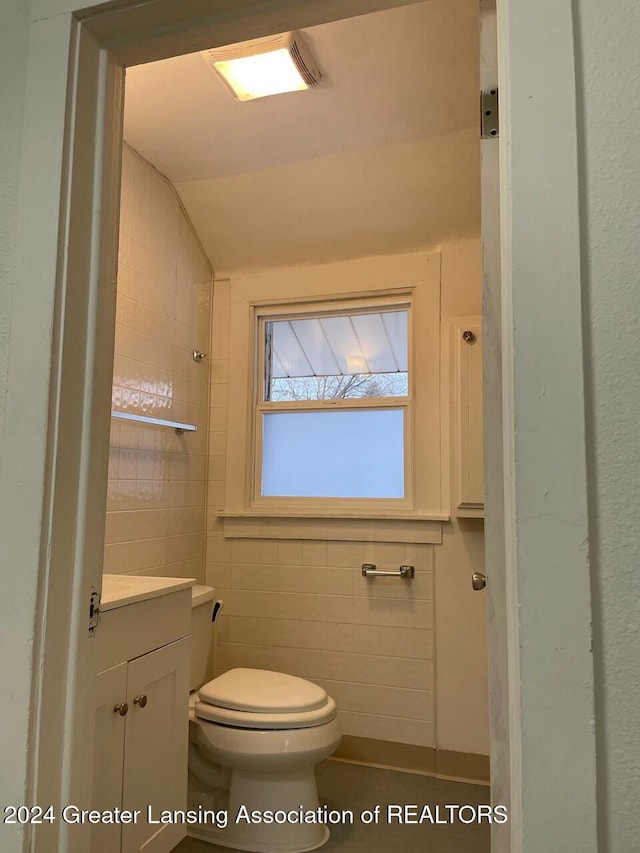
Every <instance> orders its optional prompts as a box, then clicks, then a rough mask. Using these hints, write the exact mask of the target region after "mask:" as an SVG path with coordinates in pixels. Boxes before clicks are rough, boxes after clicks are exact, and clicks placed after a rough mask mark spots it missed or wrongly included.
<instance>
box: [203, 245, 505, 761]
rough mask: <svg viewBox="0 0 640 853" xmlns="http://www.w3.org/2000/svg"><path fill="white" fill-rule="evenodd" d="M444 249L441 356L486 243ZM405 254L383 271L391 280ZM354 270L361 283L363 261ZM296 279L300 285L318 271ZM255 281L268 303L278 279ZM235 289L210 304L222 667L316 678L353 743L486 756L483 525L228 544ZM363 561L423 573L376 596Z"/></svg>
mask: <svg viewBox="0 0 640 853" xmlns="http://www.w3.org/2000/svg"><path fill="white" fill-rule="evenodd" d="M439 248H440V251H441V254H442V287H441V289H442V302H441V321H442V331H443V337H444V341H443V351H444V352H446V351H447V350H448V335H447V332H448V326H447V322H448V319H449V318H450V317H453V316H461V315H469V314H474V313H475V314H479V313H480V301H481V293H480V244H479V240H478V239H466V240H459V241H455V242H453V241H452V242H449V243H445V244H443V245H442V246H440V247H439ZM398 257H404V256H402V255H399V256H398V255H387V256H381V257H377V258H376V264H377V265H378V266H379V267H381V268H383V269H387V270H388V275H389V277H390V278H392V277H393V274H394V271H395V270H396V267H397V263H398V261H397V258H398ZM349 264H351V265H352V266H351V269H352V272H351V273H348V274H350V275H353V276H354V277H355V276H356V275H357V272H354V271H353V269H354V265H357V264H358V261H351V262H345V267H346V268H347V269H348V268H349V267H348V265H349ZM336 266H337V267H338V269H341V267H340V266H339V265H337V264H332V265H331V267H330V269H332V270H334V269H335V268H336ZM291 269H292V268H288V269H287V273H291ZM293 269H294V270H295V271H296V274H297V275H298V276H299V278H300V280H301V281H302V282H304V281H305V280H306V279H305V277H307V278H309V279H312V277H313V276H315V277H316V278H317V276H318V271H320V272H321V273H322V270H323V269H324V268H323V267H322V266H309V265H307V266H302V267H296V268H293ZM252 277H253V279H254V280H255V281H256V282H257V283H259V284H260V285H264V294H265V296H268V295H269V292H270V290H269V288H270V286H271V287H273V285H274V283H276V282H277V281H278V277H279V271H278V269H273V268H270V269H268V270H265V271H264V272H263V273H253V274H252ZM233 284H234V279H233V276H231V281H230V282H228V281H219V282H216V284H215V287H214V303H213V354H214V360H213V362H212V390H211V443H210V467H209V470H210V481H209V518H208V531H209V536H208V542H207V581H208V582H209V583H211V584H212V585H213V586H215V587H216V588H217V589H218V590H219V591H220V594H221V596H222V598H224V600H225V603H226V607H225V611H224V612H223V615H222V618H221V620H220V624H219V629H218V644H217V652H218V658H217V666H218V671H224V670H226V669H229V668H230V667H232V666H256V667H261V668H273V669H283V670H285V671H288V672H291V673H293V674H296V675H299V676H302V677H305V678H309V679H312V680H314V681H317V682H318V683H320V684H322V685H323V686H324V687H325V688H326V690H327V691H328V692H329V693H330V694H331V695H332V696H333V697H334V698H335V700H336V702H337V704H338V708H339V709H340V715H341V721H342V725H343V729H344V731H345V734H349V735H354V736H357V737H364V738H373V739H378V740H384V741H395V742H400V743H405V744H412V745H415V746H420V747H435V746H437V747H439V748H443V749H447V750H453V751H457V752H470V753H477V754H484V755H486V754H488V751H489V746H488V711H487V704H488V695H487V654H486V648H487V634H486V630H487V629H486V597H485V595H484V594H478V593H473V592H472V591H471V573H472V572H473V571H478V570H479V571H482V569H483V566H484V559H483V532H482V521H479V520H472V521H467V522H463V523H458V522H456V521H454V522H451V523H447V524H444V525H443V544H442V545H411V546H404V545H402V544H394V543H383V544H378V545H376V544H375V543H366V542H329V541H324V540H315V541H306V542H301V541H296V540H275V541H274V540H269V541H260V540H250V539H246V540H245V539H238V540H230V539H224V538H223V536H222V525H221V521H220V519H219V518H218V512H219V511H220V510H221V509H222V508H223V507H224V487H225V483H224V474H225V457H224V448H225V443H226V428H227V426H226V424H227V395H228V382H227V377H228V346H229V340H230V338H229V335H230V334H231V335H233V329H230V328H229V311H228V307H229V296H230V288H233ZM302 287H303V288H304V284H303V285H302ZM442 375H443V377H445V378H446V377H448V375H449V371H448V364H447V363H446V362H445V363H444V364H443V368H442ZM445 479H446V472H445ZM363 562H373V563H377V564H378V565H380V566H381V567H385V568H388V567H391V566H394V565H400V564H401V563H410V564H415V566H416V579H415V581H413V582H410V583H409V584H405V585H403V586H402V588H400V587H399V586H398V585H397V584H388V585H382V584H380V585H378V586H375V588H374V587H373V586H372V585H371V584H370V583H367V582H366V581H365V579H364V578H362V577H361V575H360V573H359V571H358V569H359V566H360V564H361V563H363ZM434 625H435V630H434Z"/></svg>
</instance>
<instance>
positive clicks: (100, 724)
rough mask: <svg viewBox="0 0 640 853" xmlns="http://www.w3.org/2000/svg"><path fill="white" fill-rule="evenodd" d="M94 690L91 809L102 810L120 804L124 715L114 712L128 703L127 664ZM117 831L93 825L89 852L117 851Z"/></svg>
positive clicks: (106, 673)
mask: <svg viewBox="0 0 640 853" xmlns="http://www.w3.org/2000/svg"><path fill="white" fill-rule="evenodd" d="M97 688H98V689H97V704H96V732H95V746H94V754H93V790H92V794H91V808H92V809H99V810H100V811H104V810H107V809H108V810H112V809H114V808H116V807H118V808H119V807H120V806H121V805H122V769H123V762H124V740H125V728H126V720H127V716H126V715H124V716H123V715H121V714H120V713H119V712H118V711H117V710H114V709H115V708H116V707H121V706H122V704H123V703H124V702H126V700H127V664H126V663H121V664H119V665H118V666H114V667H113V668H112V669H107V670H105V671H104V672H100V673H99V674H98V678H97ZM122 710H123V711H124V710H125V709H124V708H122ZM120 832H121V827H120V826H119V825H117V824H106V823H105V824H94V825H92V826H91V846H90V848H89V849H90V850H91V853H114V851H118V850H120Z"/></svg>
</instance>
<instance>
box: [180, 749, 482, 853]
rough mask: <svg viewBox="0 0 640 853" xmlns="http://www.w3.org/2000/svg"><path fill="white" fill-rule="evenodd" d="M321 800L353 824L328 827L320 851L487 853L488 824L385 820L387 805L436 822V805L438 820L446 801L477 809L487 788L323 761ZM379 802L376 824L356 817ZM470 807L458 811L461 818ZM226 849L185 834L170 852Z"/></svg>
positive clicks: (214, 852)
mask: <svg viewBox="0 0 640 853" xmlns="http://www.w3.org/2000/svg"><path fill="white" fill-rule="evenodd" d="M316 773H317V778H318V790H319V794H320V802H321V803H322V804H326V805H327V806H328V807H329V808H331V809H340V810H345V809H349V810H351V811H352V812H353V813H354V816H355V821H354V823H353V824H352V825H343V824H341V825H336V826H332V827H331V838H330V839H329V841H328V843H327V844H326V845H325V846H324V847H322V850H323V851H324V850H335V851H336V853H370V851H375V853H396V851H399V850H400V851H402V853H424V851H425V850H429V851H433V853H436V851H437V853H489V850H490V846H491V845H490V827H489V825H488V823H487V821H486V819H485V820H483V821H482V823H480V824H478V823H475V822H474V823H468V824H465V823H461V822H460V821H454V822H453V823H447V824H439V825H435V823H428V822H425V821H423V823H422V824H413V825H411V824H403V825H399V824H398V823H397V822H392V823H389V822H387V819H386V812H387V806H388V805H398V806H407V805H411V806H417V807H418V808H417V812H413V815H414V820H416V819H418V818H419V816H420V813H421V811H422V808H423V806H425V805H427V806H429V807H430V809H431V814H432V816H433V820H434V821H435V820H436V815H437V813H436V809H435V806H440V812H439V814H438V817H439V819H440V820H441V821H442V820H444V819H445V817H446V815H447V812H446V810H444V806H446V805H457V806H462V805H468V806H473V807H477V806H478V805H484V804H487V803H488V802H489V789H488V788H486V787H484V786H481V785H466V784H462V783H460V782H447V781H444V780H442V779H433V778H431V777H429V776H418V775H416V774H413V773H399V772H397V771H395V770H380V769H378V768H375V767H363V766H361V765H357V764H347V763H345V762H342V761H324V762H323V763H322V764H320V765H319V766H318V768H317V771H316ZM378 804H379V805H381V807H382V808H381V819H380V822H379V823H378V824H377V825H366V824H364V823H362V822H361V821H360V820H359V816H360V814H361V812H362V811H363V810H372V809H374V808H375V806H376V805H378ZM470 815H472V812H471V810H469V809H467V810H464V811H463V812H462V817H463V818H464V819H465V820H466V819H468V816H470ZM218 851H220V853H227V852H228V848H227V847H219V846H218V845H214V844H207V843H205V842H202V841H197V840H196V839H194V838H185V839H184V841H182V842H181V843H180V844H179V845H178V846H177V847H176V848H175V853H218Z"/></svg>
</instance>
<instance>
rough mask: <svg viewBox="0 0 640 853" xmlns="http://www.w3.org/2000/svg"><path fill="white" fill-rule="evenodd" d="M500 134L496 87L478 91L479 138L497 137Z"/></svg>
mask: <svg viewBox="0 0 640 853" xmlns="http://www.w3.org/2000/svg"><path fill="white" fill-rule="evenodd" d="M499 135H500V125H499V116H498V87H497V86H492V87H491V88H490V89H484V90H483V91H482V92H480V138H481V139H497V138H498V136H499Z"/></svg>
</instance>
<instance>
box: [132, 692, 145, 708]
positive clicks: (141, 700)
mask: <svg viewBox="0 0 640 853" xmlns="http://www.w3.org/2000/svg"><path fill="white" fill-rule="evenodd" d="M133 704H134V705H139V706H140V707H141V708H144V707H145V705H146V704H147V697H146V696H145V695H144V693H143V694H142V696H136V697H135V699H134V700H133Z"/></svg>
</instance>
